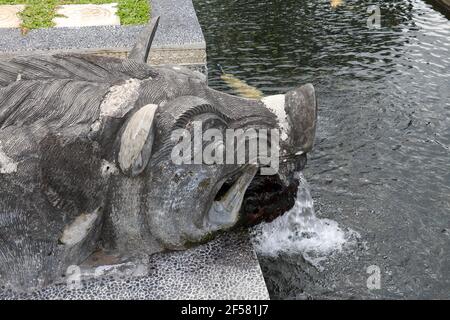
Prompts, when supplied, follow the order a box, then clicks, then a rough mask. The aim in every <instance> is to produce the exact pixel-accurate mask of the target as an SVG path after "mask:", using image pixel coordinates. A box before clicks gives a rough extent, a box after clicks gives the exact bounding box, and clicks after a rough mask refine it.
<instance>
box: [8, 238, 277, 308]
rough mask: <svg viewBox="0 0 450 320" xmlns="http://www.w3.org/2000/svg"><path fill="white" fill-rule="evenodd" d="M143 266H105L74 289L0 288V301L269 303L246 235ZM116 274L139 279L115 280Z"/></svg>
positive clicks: (165, 255)
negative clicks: (27, 290)
mask: <svg viewBox="0 0 450 320" xmlns="http://www.w3.org/2000/svg"><path fill="white" fill-rule="evenodd" d="M145 266H146V268H145V269H144V270H142V269H141V270H139V268H136V264H134V263H127V264H122V265H120V266H110V268H109V269H110V270H112V271H110V272H109V273H108V272H105V271H103V273H107V275H105V276H102V277H95V278H88V279H84V280H83V278H81V280H82V281H81V283H80V286H79V287H74V286H72V287H71V286H69V285H68V284H67V282H61V283H59V284H56V285H53V286H50V287H46V288H44V289H41V290H37V291H34V292H28V293H19V292H14V291H12V290H10V289H7V288H0V299H26V300H41V299H46V300H47V299H80V300H91V299H94V300H97V299H108V300H109V299H133V300H134V299H145V300H153V299H164V300H170V299H199V300H206V299H208V300H210V299H217V300H219V299H251V300H263V299H264V300H266V299H269V294H268V292H267V288H266V286H265V282H264V278H263V276H262V273H261V269H260V266H259V263H258V260H257V257H256V254H255V252H254V250H253V247H252V245H251V244H250V241H249V239H248V237H247V235H246V234H245V233H230V234H227V235H223V236H221V237H219V238H218V239H216V240H214V241H212V242H209V243H207V244H205V245H202V246H199V247H196V248H192V249H190V250H187V251H179V252H171V253H161V254H156V255H152V256H150V257H148V261H147V262H146V263H145ZM127 270H128V271H127ZM119 271H120V272H121V273H122V274H127V273H133V272H136V271H139V273H140V274H141V275H139V276H120V272H119ZM72 280H74V278H73V277H72V278H71V281H72Z"/></svg>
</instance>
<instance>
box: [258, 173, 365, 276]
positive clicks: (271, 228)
mask: <svg viewBox="0 0 450 320" xmlns="http://www.w3.org/2000/svg"><path fill="white" fill-rule="evenodd" d="M298 178H299V181H300V183H299V187H298V191H297V199H296V201H295V204H294V207H293V208H292V209H291V210H289V211H288V212H286V213H285V214H284V215H282V216H281V217H278V218H277V219H275V220H274V221H272V222H270V223H262V224H260V225H258V226H256V227H255V228H254V229H253V230H252V242H253V245H254V246H255V249H256V251H257V252H258V254H260V255H262V256H268V257H277V256H278V255H280V254H288V255H298V254H301V255H303V257H304V258H305V260H306V261H308V262H309V263H311V264H312V265H314V266H315V267H317V268H321V264H322V262H324V261H325V260H326V259H327V258H328V257H330V256H331V255H332V254H334V253H336V252H339V251H342V250H343V249H344V248H345V247H346V246H347V245H349V244H353V243H354V241H355V239H356V238H359V234H358V233H357V232H355V231H353V230H348V231H346V230H343V229H342V228H341V227H340V226H339V224H338V223H337V222H336V221H333V220H330V219H320V218H318V217H317V216H316V214H315V211H314V202H313V199H312V197H311V193H310V191H309V185H308V182H307V181H306V179H305V177H304V176H303V174H302V173H298Z"/></svg>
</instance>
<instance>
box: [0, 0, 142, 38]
mask: <svg viewBox="0 0 450 320" xmlns="http://www.w3.org/2000/svg"><path fill="white" fill-rule="evenodd" d="M114 2H116V3H118V4H119V5H118V12H117V15H118V16H119V17H120V23H121V24H122V25H132V24H145V23H147V22H148V18H149V15H150V6H149V2H148V0H0V5H1V4H24V5H26V7H25V10H23V11H22V12H21V13H20V17H21V19H22V30H24V31H26V30H28V29H38V28H50V27H53V26H54V23H53V22H52V20H53V18H54V17H56V12H55V10H56V8H57V7H58V6H59V5H63V4H87V3H91V4H103V3H114Z"/></svg>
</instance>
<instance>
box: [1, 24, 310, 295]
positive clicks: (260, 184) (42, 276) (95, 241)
mask: <svg viewBox="0 0 450 320" xmlns="http://www.w3.org/2000/svg"><path fill="white" fill-rule="evenodd" d="M157 25H158V19H153V20H152V21H151V22H150V24H149V25H148V26H147V27H146V28H145V30H144V32H143V33H142V35H141V36H140V39H139V40H138V43H137V44H136V45H135V47H134V48H133V50H132V51H131V53H130V55H129V59H126V60H120V59H116V58H111V57H100V56H93V55H74V54H70V55H69V54H57V55H52V56H27V57H16V58H14V59H11V60H9V61H4V62H0V285H8V286H12V287H14V288H18V289H30V288H36V287H42V286H45V285H48V284H50V283H52V282H53V281H55V279H57V278H59V277H60V276H61V275H62V274H64V272H65V270H66V268H67V267H68V266H69V265H73V264H75V265H76V264H80V263H82V262H83V261H85V260H86V259H88V258H89V257H90V256H91V255H92V254H93V253H94V252H97V253H98V252H99V250H100V252H104V254H105V255H107V254H108V253H114V254H115V256H132V255H134V254H142V253H144V254H152V253H155V252H160V251H163V250H181V249H186V248H189V246H191V245H194V244H198V243H202V242H205V241H208V240H209V239H212V238H213V236H214V235H216V234H217V233H219V232H222V231H225V230H230V229H233V228H236V227H237V226H242V225H244V226H245V225H251V224H255V223H258V222H260V221H262V220H271V219H273V218H275V217H276V216H278V215H280V214H282V213H283V212H285V211H287V210H288V209H290V208H291V207H292V206H293V204H294V200H295V195H296V190H297V186H298V181H297V180H296V178H295V175H294V172H295V171H299V170H302V169H303V167H304V166H305V163H306V153H307V152H308V151H310V150H311V148H312V145H313V140H314V134H315V126H316V114H317V109H316V99H315V93H314V89H313V86H312V85H305V86H302V87H299V88H297V89H294V90H292V91H290V92H288V93H287V94H286V95H277V96H271V97H266V98H264V99H262V100H251V99H244V98H239V97H235V96H231V95H228V94H224V93H220V92H218V91H215V90H212V89H210V88H208V86H207V84H206V81H205V79H204V77H203V76H202V75H200V74H199V73H196V72H193V71H190V70H188V69H186V68H182V67H177V66H173V67H171V66H161V67H150V66H148V65H147V64H146V63H145V62H146V61H147V58H148V54H149V50H150V47H151V42H152V39H153V37H154V34H155V31H156V28H157ZM194 121H200V122H201V123H202V124H203V129H207V128H214V129H217V130H219V131H223V130H225V129H229V128H232V129H247V128H260V129H261V128H262V129H268V130H270V129H274V128H278V129H280V130H281V131H282V133H281V141H280V150H279V151H280V159H281V160H280V167H279V170H278V172H277V173H276V174H273V175H261V174H260V171H259V170H258V166H256V165H249V164H248V163H246V164H234V165H233V164H209V165H208V164H192V165H188V164H175V163H174V162H173V161H172V160H171V151H172V149H173V147H174V143H175V142H174V141H173V140H172V139H171V133H172V132H173V131H174V130H176V129H180V128H184V129H187V130H192V123H193V122H194Z"/></svg>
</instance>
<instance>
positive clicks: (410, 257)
mask: <svg viewBox="0 0 450 320" xmlns="http://www.w3.org/2000/svg"><path fill="white" fill-rule="evenodd" d="M370 4H379V6H380V9H381V28H380V29H369V28H368V27H367V19H368V18H369V16H370V13H368V12H367V7H368V6H369V5H370ZM194 5H195V7H196V10H197V14H198V17H199V20H200V23H201V25H202V28H203V31H204V34H205V38H206V43H207V52H208V65H209V84H210V85H211V86H212V87H214V88H217V89H219V90H222V91H227V92H231V93H233V91H232V89H230V88H229V87H228V86H227V84H226V83H224V82H223V81H222V80H221V79H220V75H219V73H218V71H217V69H216V64H217V63H220V64H222V65H223V66H224V68H225V69H226V71H227V72H229V73H231V74H233V75H235V76H237V77H238V78H240V79H243V80H245V81H246V82H247V83H248V84H250V85H252V86H255V87H257V88H258V89H260V90H262V91H263V92H264V93H265V94H267V95H270V94H276V93H284V92H286V91H287V90H289V89H291V88H293V87H295V86H298V85H301V84H304V83H306V82H311V83H313V84H314V86H315V87H316V90H317V96H318V101H319V108H320V110H319V127H318V132H317V136H316V145H315V149H314V151H313V152H312V153H311V154H310V157H309V161H308V166H307V170H306V171H305V173H304V174H305V176H306V179H307V180H308V181H309V184H310V186H311V194H312V196H313V198H314V201H315V210H316V214H317V215H318V216H319V217H321V218H329V219H332V220H334V221H336V222H337V223H339V226H340V227H341V228H343V229H346V228H348V229H349V230H353V231H355V232H357V233H359V235H360V237H359V238H358V240H357V241H356V243H354V244H352V245H349V246H348V247H347V248H346V249H344V250H341V251H339V252H336V253H334V254H332V255H330V256H329V257H327V259H326V260H325V261H324V262H323V263H322V266H323V268H317V267H316V266H313V265H311V264H310V263H308V262H307V261H305V259H304V258H303V256H302V254H300V253H299V254H285V253H280V254H279V255H277V256H276V257H273V256H272V257H267V256H265V255H264V253H260V254H259V258H260V261H261V265H262V268H263V272H264V276H265V278H266V282H267V285H268V288H269V291H270V294H271V296H272V298H283V299H286V298H294V299H296V298H298V299H302V298H376V297H384V298H403V297H408V298H436V297H441V298H444V297H446V298H450V21H449V20H448V19H447V18H446V17H445V16H444V15H442V14H441V13H439V12H438V11H435V10H434V9H433V8H432V7H431V6H430V5H428V4H426V3H425V2H422V1H419V0H410V1H379V2H372V1H371V2H364V1H346V2H345V3H344V4H343V5H341V6H339V7H337V8H336V9H333V8H331V6H330V2H329V1H328V0H318V1H312V0H311V1H305V0H297V1H293V0H279V1H277V0H257V1H256V0H248V1H231V0H194ZM371 265H374V266H377V267H378V268H379V269H380V279H381V285H380V289H369V288H368V287H367V279H368V277H369V276H370V274H368V273H367V268H368V267H369V266H371Z"/></svg>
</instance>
